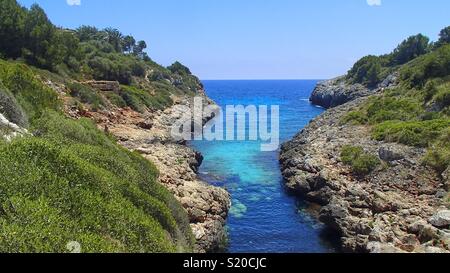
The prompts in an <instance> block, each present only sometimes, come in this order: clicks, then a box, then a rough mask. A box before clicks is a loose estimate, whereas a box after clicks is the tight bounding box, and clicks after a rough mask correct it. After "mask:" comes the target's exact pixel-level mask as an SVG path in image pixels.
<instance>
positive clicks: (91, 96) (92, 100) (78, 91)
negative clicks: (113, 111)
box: [67, 82, 105, 109]
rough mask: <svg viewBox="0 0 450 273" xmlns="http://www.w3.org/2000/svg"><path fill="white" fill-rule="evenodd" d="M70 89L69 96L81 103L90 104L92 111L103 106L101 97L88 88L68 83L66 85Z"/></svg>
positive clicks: (79, 84)
mask: <svg viewBox="0 0 450 273" xmlns="http://www.w3.org/2000/svg"><path fill="white" fill-rule="evenodd" d="M67 87H68V88H69V89H70V95H71V96H72V97H75V98H79V99H80V101H81V102H82V103H88V104H90V105H91V106H92V107H93V108H94V109H98V108H100V107H101V106H104V105H105V102H104V100H103V98H102V96H101V95H100V94H99V93H98V92H97V91H95V90H94V89H92V88H91V87H89V86H86V85H83V84H81V83H76V82H75V83H70V84H68V85H67Z"/></svg>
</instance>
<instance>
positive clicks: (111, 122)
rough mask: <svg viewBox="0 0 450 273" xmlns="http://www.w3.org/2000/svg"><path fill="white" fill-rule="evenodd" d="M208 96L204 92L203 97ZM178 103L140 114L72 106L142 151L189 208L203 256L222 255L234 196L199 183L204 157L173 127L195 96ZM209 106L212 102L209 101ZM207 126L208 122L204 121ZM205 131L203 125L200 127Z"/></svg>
mask: <svg viewBox="0 0 450 273" xmlns="http://www.w3.org/2000/svg"><path fill="white" fill-rule="evenodd" d="M199 94H200V96H204V93H203V92H199ZM172 99H173V101H174V102H175V104H174V105H173V106H171V107H169V108H167V109H165V110H159V111H154V112H151V111H148V112H146V113H138V112H136V111H133V110H131V109H129V108H125V109H119V108H114V107H112V106H111V107H110V108H108V110H100V111H97V112H90V111H82V110H80V109H78V108H77V107H70V106H66V112H67V113H68V114H69V115H70V116H72V117H75V118H78V117H80V116H84V117H89V118H91V119H93V120H94V121H95V122H96V123H97V124H98V127H99V128H100V129H102V130H105V131H107V132H109V133H111V134H112V135H114V136H115V137H116V138H117V139H118V142H119V143H120V144H121V145H123V146H124V147H126V148H127V149H129V150H132V151H136V152H138V153H140V154H141V155H142V156H144V157H145V158H147V159H148V160H150V161H151V162H152V163H154V164H155V165H156V167H157V168H158V170H159V172H160V177H159V181H160V182H161V183H162V184H163V185H164V186H165V187H166V188H167V189H168V190H169V191H170V192H171V193H173V194H174V196H175V197H176V198H177V200H178V201H179V202H180V203H181V204H182V206H183V207H184V208H185V210H186V212H187V214H188V216H189V220H190V223H191V228H192V231H193V233H194V236H195V238H196V240H197V243H196V251H197V252H212V251H215V250H217V248H219V247H220V246H221V245H222V244H223V242H224V241H225V239H226V236H227V234H226V231H225V222H226V218H227V215H228V211H229V209H230V206H231V198H230V195H229V193H228V192H227V191H226V190H224V189H222V188H219V187H214V186H211V185H209V184H207V183H205V182H203V181H201V180H200V179H199V178H198V175H197V171H198V168H199V166H200V164H201V161H202V160H203V157H202V156H201V154H199V153H198V152H195V151H193V150H192V149H191V148H189V147H187V146H186V145H185V143H183V142H180V141H177V140H175V139H173V138H172V136H171V127H172V125H173V124H174V122H175V121H176V120H178V119H180V118H181V117H182V116H183V114H185V112H184V110H185V109H186V106H187V107H191V105H192V103H193V101H192V98H190V97H173V98H172ZM204 102H205V103H206V104H211V103H212V102H211V101H210V100H209V99H208V98H206V97H204ZM200 120H201V121H203V122H205V121H206V120H207V118H205V119H202V118H200ZM200 126H202V125H200Z"/></svg>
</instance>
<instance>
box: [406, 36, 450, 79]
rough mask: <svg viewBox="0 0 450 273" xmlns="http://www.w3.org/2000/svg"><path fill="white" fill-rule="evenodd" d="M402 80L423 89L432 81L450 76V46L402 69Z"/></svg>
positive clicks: (439, 49) (440, 48)
mask: <svg viewBox="0 0 450 273" xmlns="http://www.w3.org/2000/svg"><path fill="white" fill-rule="evenodd" d="M400 73H401V78H402V80H403V81H405V82H407V83H409V84H410V85H411V86H413V87H414V86H418V87H422V86H424V85H425V84H426V82H427V81H428V80H430V79H434V78H440V77H446V76H448V75H450V44H447V45H444V46H442V47H439V48H438V49H436V50H435V51H433V52H431V53H429V54H426V55H424V56H421V57H419V58H417V59H415V60H413V61H412V62H410V63H409V64H407V65H405V66H404V67H402V68H401V69H400Z"/></svg>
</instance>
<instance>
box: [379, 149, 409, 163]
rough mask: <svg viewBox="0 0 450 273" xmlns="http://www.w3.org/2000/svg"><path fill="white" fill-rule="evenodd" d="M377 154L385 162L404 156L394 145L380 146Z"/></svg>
mask: <svg viewBox="0 0 450 273" xmlns="http://www.w3.org/2000/svg"><path fill="white" fill-rule="evenodd" d="M378 155H379V157H380V159H381V160H383V161H385V162H393V161H397V160H401V159H404V158H405V156H404V154H403V151H402V150H401V149H400V148H398V147H397V146H395V145H389V146H382V147H380V149H379V150H378Z"/></svg>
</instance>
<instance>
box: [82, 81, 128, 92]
mask: <svg viewBox="0 0 450 273" xmlns="http://www.w3.org/2000/svg"><path fill="white" fill-rule="evenodd" d="M83 84H87V85H89V86H90V87H92V88H94V89H98V90H100V91H104V92H114V93H119V91H120V84H119V82H118V81H87V82H83Z"/></svg>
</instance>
